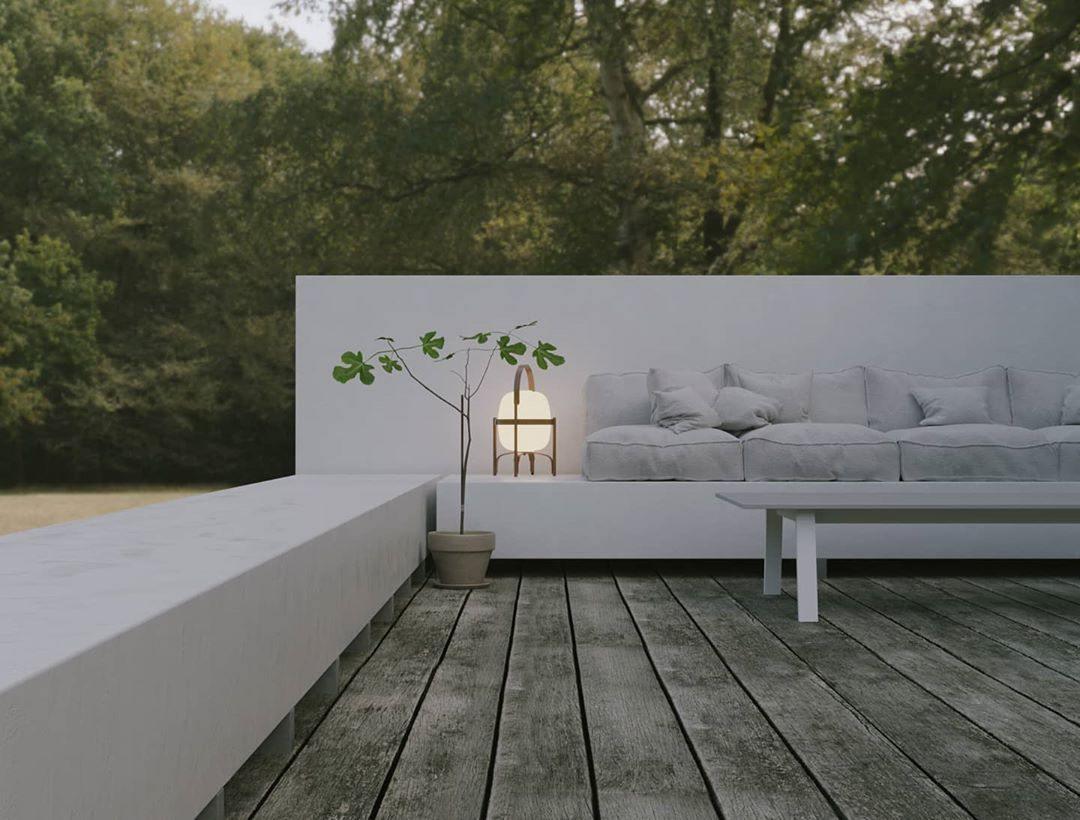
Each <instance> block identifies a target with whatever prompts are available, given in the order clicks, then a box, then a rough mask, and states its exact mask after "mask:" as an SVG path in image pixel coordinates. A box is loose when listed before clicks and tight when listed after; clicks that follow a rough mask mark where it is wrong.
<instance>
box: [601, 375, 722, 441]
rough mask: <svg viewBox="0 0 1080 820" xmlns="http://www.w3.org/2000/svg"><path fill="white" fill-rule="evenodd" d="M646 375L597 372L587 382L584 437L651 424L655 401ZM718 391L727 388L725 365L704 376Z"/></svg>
mask: <svg viewBox="0 0 1080 820" xmlns="http://www.w3.org/2000/svg"><path fill="white" fill-rule="evenodd" d="M647 375H648V374H647V372H646V371H644V370H640V371H634V372H630V373H596V374H594V375H592V376H589V378H588V379H586V380H585V435H589V434H590V433H595V432H596V431H597V430H603V429H604V428H605V427H619V426H621V425H625V424H650V423H651V419H652V398H651V397H650V395H649V388H648V386H647V382H646V379H647ZM703 375H704V376H706V377H708V378H709V379H710V380H711V381H712V382H713V383H714V385H715V386H716V387H717V388H720V387H723V386H724V368H723V366H721V367H718V368H715V369H713V370H707V371H705V372H704V374H703Z"/></svg>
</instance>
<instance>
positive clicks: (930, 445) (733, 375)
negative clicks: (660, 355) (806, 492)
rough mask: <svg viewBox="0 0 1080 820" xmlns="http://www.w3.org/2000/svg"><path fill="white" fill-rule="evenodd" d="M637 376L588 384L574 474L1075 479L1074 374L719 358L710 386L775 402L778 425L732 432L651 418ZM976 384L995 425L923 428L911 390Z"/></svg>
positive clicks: (1078, 432)
mask: <svg viewBox="0 0 1080 820" xmlns="http://www.w3.org/2000/svg"><path fill="white" fill-rule="evenodd" d="M646 375H647V374H646V373H645V372H634V373H616V374H599V375H593V376H590V377H589V379H588V380H587V382H586V434H587V435H586V439H585V451H584V458H583V472H584V474H585V477H586V478H587V479H589V480H592V481H659V480H676V481H1080V424H1069V425H1063V424H1061V420H1062V407H1063V403H1064V401H1065V395H1066V392H1067V391H1068V390H1069V388H1070V387H1071V386H1073V385H1075V384H1078V383H1080V376H1078V375H1075V374H1070V373H1054V372H1044V371H1037V370H1024V369H1019V368H1013V367H1009V368H1006V367H1002V366H997V365H995V366H993V367H988V368H986V369H984V370H980V371H977V372H974V373H968V374H964V375H959V376H927V375H919V374H912V373H906V372H903V371H898V370H887V369H884V368H880V367H874V366H870V365H867V366H858V367H851V368H848V369H845V370H840V371H835V372H816V371H813V372H807V373H796V374H781V373H762V372H757V371H751V370H748V369H746V368H743V367H740V366H738V365H733V364H726V365H723V366H721V367H718V368H715V369H713V370H710V371H706V372H705V374H704V375H705V376H706V377H707V378H708V379H709V380H710V381H711V382H712V384H713V385H715V386H716V387H717V388H720V387H725V386H736V387H744V388H746V389H749V390H753V391H754V392H757V393H761V394H764V395H767V396H771V397H773V398H776V399H778V400H779V401H781V404H782V411H781V415H780V418H779V419H778V423H775V424H770V425H768V426H765V427H760V428H758V429H756V430H751V431H749V432H746V433H743V434H742V435H733V434H731V433H728V432H725V431H723V430H719V429H712V428H708V429H698V430H691V431H688V432H684V433H681V434H676V433H674V432H672V431H671V430H669V429H666V428H663V427H658V426H656V425H653V424H651V423H650V417H651V401H650V396H649V391H648V388H647V386H646ZM945 386H957V387H960V386H977V387H985V388H986V391H987V392H986V395H987V404H988V409H989V415H990V418H991V420H992V422H993V423H992V424H953V425H944V426H934V427H924V426H920V424H919V423H920V421H921V420H922V418H923V416H922V409H921V407H920V405H919V404H918V403H917V401H916V400H915V398H914V397H913V395H912V390H913V389H916V388H919V387H945Z"/></svg>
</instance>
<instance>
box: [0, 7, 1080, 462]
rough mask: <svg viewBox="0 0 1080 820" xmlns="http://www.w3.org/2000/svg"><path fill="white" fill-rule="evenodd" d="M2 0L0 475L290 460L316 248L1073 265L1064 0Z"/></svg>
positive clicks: (590, 270)
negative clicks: (264, 8)
mask: <svg viewBox="0 0 1080 820" xmlns="http://www.w3.org/2000/svg"><path fill="white" fill-rule="evenodd" d="M286 4H287V5H291V7H293V8H296V9H302V10H305V11H309V12H310V11H312V10H314V11H315V12H317V13H325V14H329V15H331V17H332V18H333V20H334V24H335V31H336V41H335V46H334V48H333V50H332V51H331V52H329V53H326V54H312V53H308V52H306V51H305V50H304V49H303V47H302V44H301V43H299V42H298V41H297V40H296V39H295V38H293V37H292V36H291V35H286V34H283V33H281V32H269V33H267V32H263V31H259V30H253V29H250V28H246V27H245V26H243V25H241V24H239V23H237V22H233V21H230V20H228V19H226V18H224V17H223V15H222V14H221V13H220V12H217V11H214V10H213V8H212V7H211V6H209V5H206V4H204V3H202V2H199V1H198V0H172V1H171V2H170V0H4V2H2V3H0V448H2V449H0V456H2V457H0V479H3V480H7V481H27V480H36V481H46V480H67V481H76V480H112V479H139V480H154V479H163V480H164V479H187V478H197V479H199V480H211V479H220V480H238V481H239V480H251V479H255V478H261V477H268V476H272V475H279V474H283V473H288V472H290V471H291V465H292V401H293V396H292V389H293V388H292V372H291V370H292V355H293V354H292V306H293V290H292V288H293V278H294V276H296V275H297V274H368V275H393V274H403V273H433V274H526V275H527V274H532V275H543V274H610V273H616V274H639V273H653V274H684V273H686V274H702V273H707V274H715V275H730V274H911V275H922V274H968V273H973V274H1011V273H1038V274H1055V273H1077V272H1080V265H1078V261H1080V227H1078V226H1080V196H1078V193H1080V190H1078V189H1080V115H1078V111H1077V89H1078V84H1080V80H1078V77H1080V7H1078V6H1077V4H1076V3H1075V0H981V1H980V0H951V1H950V0H910V1H907V0H667V2H662V1H660V0H410V1H409V2H406V0H286Z"/></svg>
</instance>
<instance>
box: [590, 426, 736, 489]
mask: <svg viewBox="0 0 1080 820" xmlns="http://www.w3.org/2000/svg"><path fill="white" fill-rule="evenodd" d="M583 471H584V473H585V477H586V478H587V479H589V480H590V481H670V480H676V481H742V477H743V465H742V444H741V443H740V442H739V440H738V439H737V438H735V436H733V435H731V433H725V432H724V431H723V430H714V429H705V430H688V431H687V432H685V433H680V434H676V433H674V432H672V431H671V430H666V429H664V428H663V427H654V426H652V425H650V424H628V425H623V426H620V427H606V428H604V429H602V430H597V431H596V432H595V433H592V434H590V435H589V436H588V437H587V438H586V439H585V459H584V462H583Z"/></svg>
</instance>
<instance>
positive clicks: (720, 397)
mask: <svg viewBox="0 0 1080 820" xmlns="http://www.w3.org/2000/svg"><path fill="white" fill-rule="evenodd" d="M712 406H713V409H714V410H716V415H717V417H718V418H719V419H720V423H719V424H718V425H716V426H717V427H719V428H720V429H721V430H727V431H728V432H729V433H743V432H745V431H747V430H754V429H756V428H758V427H764V426H765V425H766V424H772V423H773V422H774V421H776V419H777V417H779V415H780V402H778V401H777V400H776V399H771V398H769V397H768V396H763V395H761V394H760V393H754V392H753V391H751V390H747V389H746V388H744V387H721V388H720V389H719V390H717V391H716V398H715V399H713V405H712Z"/></svg>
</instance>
